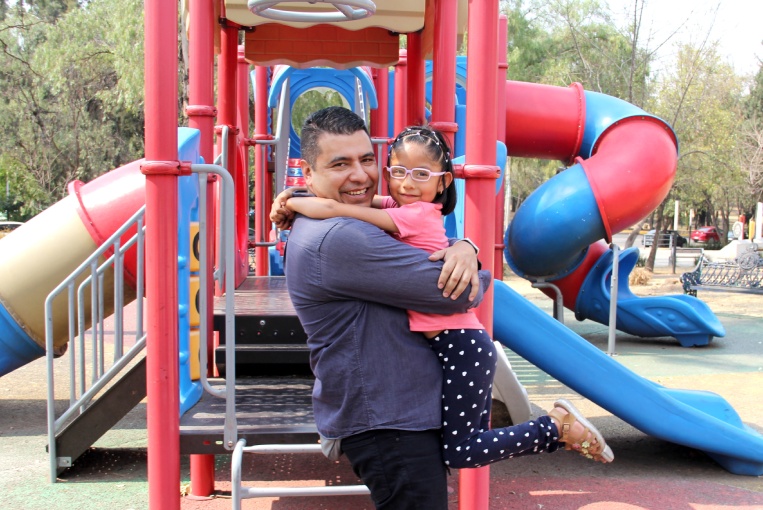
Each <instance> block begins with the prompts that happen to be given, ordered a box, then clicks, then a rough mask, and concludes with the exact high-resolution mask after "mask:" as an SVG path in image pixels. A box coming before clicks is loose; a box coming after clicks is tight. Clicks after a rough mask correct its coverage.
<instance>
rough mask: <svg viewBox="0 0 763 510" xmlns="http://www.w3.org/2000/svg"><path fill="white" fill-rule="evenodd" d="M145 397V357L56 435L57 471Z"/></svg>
mask: <svg viewBox="0 0 763 510" xmlns="http://www.w3.org/2000/svg"><path fill="white" fill-rule="evenodd" d="M145 397H146V358H145V356H144V357H143V358H142V359H141V360H140V361H138V362H137V363H136V364H135V365H133V366H132V367H131V368H130V369H129V370H127V372H125V374H124V375H123V376H122V377H120V378H119V379H117V381H116V382H115V383H114V384H113V385H112V386H110V387H109V388H108V389H106V390H105V391H104V393H103V394H102V395H101V396H99V397H98V399H97V400H93V401H92V402H91V403H90V405H89V406H88V407H87V408H86V409H85V410H84V412H82V413H81V414H79V415H77V417H76V418H74V419H73V420H72V421H70V422H69V423H68V424H67V425H66V427H64V428H63V429H62V430H61V431H60V432H59V433H58V434H57V435H56V456H57V459H58V461H57V464H58V473H61V472H62V471H64V470H65V469H66V468H68V467H71V466H72V464H73V463H74V461H75V460H77V458H79V456H80V455H82V454H83V453H85V451H87V450H88V448H90V447H91V446H92V445H93V443H95V442H96V441H97V440H98V439H100V437H101V436H103V435H104V434H105V433H106V432H108V431H109V430H110V429H111V428H112V427H114V426H115V425H116V424H117V423H118V422H119V420H121V419H122V418H123V417H124V416H125V415H126V414H127V413H129V412H130V411H131V410H132V409H133V408H135V406H137V405H138V404H139V403H140V401H141V400H143V399H144V398H145Z"/></svg>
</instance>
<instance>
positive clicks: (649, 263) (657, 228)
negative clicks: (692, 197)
mask: <svg viewBox="0 0 763 510" xmlns="http://www.w3.org/2000/svg"><path fill="white" fill-rule="evenodd" d="M666 200H667V199H666ZM664 205H665V202H664V201H663V203H661V204H660V205H659V206H658V207H657V219H656V220H655V224H654V225H652V227H653V228H654V239H653V240H652V249H651V250H650V251H649V256H648V257H647V259H646V264H645V265H644V267H645V268H646V269H647V270H648V271H650V272H652V273H654V261H655V259H656V258H657V246H658V245H659V244H660V242H659V239H660V237H659V236H660V232H662V221H663V218H664V217H665V214H664V213H663V209H664Z"/></svg>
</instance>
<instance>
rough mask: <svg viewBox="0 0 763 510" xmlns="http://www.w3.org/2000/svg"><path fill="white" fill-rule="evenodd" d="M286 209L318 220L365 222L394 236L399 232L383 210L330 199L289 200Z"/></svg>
mask: <svg viewBox="0 0 763 510" xmlns="http://www.w3.org/2000/svg"><path fill="white" fill-rule="evenodd" d="M374 202H376V198H374ZM374 205H375V204H374ZM286 208H287V209H289V210H291V211H294V212H297V213H299V214H303V215H305V216H307V217H309V218H315V219H317V220H325V219H327V218H337V217H339V216H344V217H348V218H355V219H358V220H361V221H365V222H366V223H370V224H372V225H374V226H376V227H379V228H380V229H382V230H384V231H385V232H390V233H393V234H397V233H398V232H399V231H398V229H397V226H396V225H395V222H394V221H392V217H391V216H390V215H389V214H387V213H386V212H385V211H384V210H383V209H375V208H374V207H366V206H361V205H352V204H342V203H340V202H337V201H336V200H332V199H330V198H318V197H297V198H290V199H289V200H287V202H286Z"/></svg>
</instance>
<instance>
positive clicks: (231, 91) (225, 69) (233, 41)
mask: <svg viewBox="0 0 763 510" xmlns="http://www.w3.org/2000/svg"><path fill="white" fill-rule="evenodd" d="M237 57H238V26H236V25H235V24H233V23H231V22H230V21H227V20H226V22H225V23H223V25H222V28H221V29H220V57H219V59H218V88H217V94H218V97H217V102H218V105H219V107H218V110H219V117H218V118H219V124H220V125H222V126H227V127H228V146H227V149H228V161H223V162H222V164H223V165H224V166H227V168H228V173H230V175H231V177H232V178H233V181H234V186H235V187H239V185H240V183H239V182H237V180H236V171H237V170H236V169H237V165H238V122H237V120H238V109H237V102H238V96H237V95H236V73H237V71H238V62H237ZM234 196H236V197H237V196H238V194H237V192H236V191H235V190H234ZM234 222H235V220H234ZM236 228H237V225H236V226H234V230H235V229H236ZM236 232H237V230H236ZM235 235H236V234H234V236H235ZM237 262H238V259H237ZM226 270H229V271H234V272H235V275H236V276H235V277H234V278H235V280H236V283H238V264H236V267H232V268H227V269H226Z"/></svg>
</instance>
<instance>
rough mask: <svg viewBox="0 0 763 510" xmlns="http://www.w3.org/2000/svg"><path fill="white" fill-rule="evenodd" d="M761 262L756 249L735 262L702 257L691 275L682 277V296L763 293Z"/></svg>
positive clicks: (747, 252) (762, 262) (749, 250)
mask: <svg viewBox="0 0 763 510" xmlns="http://www.w3.org/2000/svg"><path fill="white" fill-rule="evenodd" d="M761 279H763V258H761V257H760V255H759V254H758V252H757V251H756V249H755V247H754V246H753V247H751V248H750V249H748V250H746V251H744V252H742V253H741V254H740V255H739V256H738V257H737V258H736V259H734V260H729V261H722V262H720V261H719V262H712V261H710V260H708V259H707V258H706V257H704V256H702V258H701V259H700V261H699V263H697V267H695V268H694V270H693V271H689V272H687V273H683V274H682V275H681V283H682V284H683V289H684V293H686V294H689V295H691V296H696V295H697V291H698V290H714V291H734V292H749V293H754V294H761V293H763V286H761Z"/></svg>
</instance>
